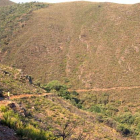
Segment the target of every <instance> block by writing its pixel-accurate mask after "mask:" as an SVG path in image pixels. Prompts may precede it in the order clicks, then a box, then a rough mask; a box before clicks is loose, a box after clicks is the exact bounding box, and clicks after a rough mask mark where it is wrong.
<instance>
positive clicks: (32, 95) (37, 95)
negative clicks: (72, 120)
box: [0, 93, 52, 106]
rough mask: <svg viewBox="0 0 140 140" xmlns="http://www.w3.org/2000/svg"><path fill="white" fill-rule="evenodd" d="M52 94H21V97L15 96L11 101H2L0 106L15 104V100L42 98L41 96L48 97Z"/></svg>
mask: <svg viewBox="0 0 140 140" xmlns="http://www.w3.org/2000/svg"><path fill="white" fill-rule="evenodd" d="M51 94H52V93H43V94H21V95H13V96H11V97H10V100H7V99H4V98H3V100H2V99H1V100H0V106H1V105H7V104H9V103H11V102H13V101H12V100H13V99H20V98H26V97H27V98H31V97H41V96H46V95H51Z"/></svg>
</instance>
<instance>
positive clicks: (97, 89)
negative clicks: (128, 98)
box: [69, 86, 140, 92]
mask: <svg viewBox="0 0 140 140" xmlns="http://www.w3.org/2000/svg"><path fill="white" fill-rule="evenodd" d="M128 89H140V86H130V87H112V88H93V89H76V90H74V91H76V92H88V91H110V90H128ZM69 91H73V90H71V89H70V90H69Z"/></svg>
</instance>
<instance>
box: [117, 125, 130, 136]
mask: <svg viewBox="0 0 140 140" xmlns="http://www.w3.org/2000/svg"><path fill="white" fill-rule="evenodd" d="M117 131H118V132H120V133H122V135H124V136H127V135H130V134H131V130H130V129H129V128H128V126H126V125H123V124H119V125H117Z"/></svg>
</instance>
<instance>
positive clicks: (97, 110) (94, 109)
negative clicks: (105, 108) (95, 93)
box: [89, 105, 101, 113]
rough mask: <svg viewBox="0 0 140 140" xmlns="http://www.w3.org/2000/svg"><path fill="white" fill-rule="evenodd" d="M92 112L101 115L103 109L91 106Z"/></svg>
mask: <svg viewBox="0 0 140 140" xmlns="http://www.w3.org/2000/svg"><path fill="white" fill-rule="evenodd" d="M89 110H90V111H91V112H96V113H101V109H100V107H99V106H97V105H95V106H91V108H90V109H89Z"/></svg>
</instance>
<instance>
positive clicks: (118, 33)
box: [1, 2, 140, 88]
mask: <svg viewBox="0 0 140 140" xmlns="http://www.w3.org/2000/svg"><path fill="white" fill-rule="evenodd" d="M139 9H140V4H135V5H119V4H112V3H91V2H72V3H60V4H53V5H50V6H49V7H47V8H45V9H41V10H37V11H35V12H33V13H32V16H30V18H29V20H28V21H26V24H25V26H24V27H23V28H22V29H21V30H18V32H15V34H14V36H13V37H11V36H10V41H9V42H8V43H7V44H6V45H3V46H2V47H3V49H2V51H1V52H2V55H3V57H2V58H1V62H2V63H4V64H8V65H11V66H16V67H17V68H21V69H23V71H24V72H26V73H28V74H32V75H33V77H35V79H38V80H40V81H42V82H48V81H51V80H54V79H58V80H60V81H63V82H66V83H68V84H69V85H72V86H73V87H74V88H94V87H96V88H98V87H101V88H103V87H117V86H124V87H127V86H136V85H140V81H139V79H140V71H139V69H140V63H139V59H140V51H139V49H140V42H139V38H140V32H139V27H140V24H139V22H140V15H139Z"/></svg>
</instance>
